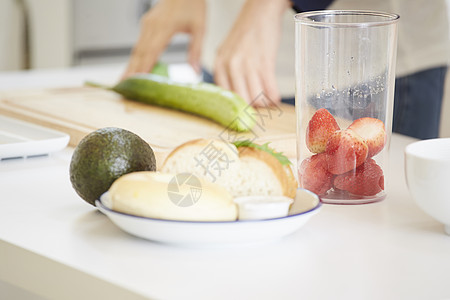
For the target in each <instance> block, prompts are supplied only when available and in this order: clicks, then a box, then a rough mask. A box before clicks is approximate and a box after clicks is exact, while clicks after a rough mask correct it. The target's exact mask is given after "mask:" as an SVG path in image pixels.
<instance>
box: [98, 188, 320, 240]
mask: <svg viewBox="0 0 450 300" xmlns="http://www.w3.org/2000/svg"><path fill="white" fill-rule="evenodd" d="M107 198H108V193H105V194H103V195H102V197H101V199H100V200H97V201H96V205H97V207H98V209H99V210H100V211H101V212H102V213H104V214H105V215H106V216H107V217H108V218H109V219H110V220H111V221H112V222H113V223H114V224H115V225H116V226H118V227H119V228H121V229H122V230H124V231H125V232H128V233H130V234H132V235H135V236H138V237H141V238H144V239H149V240H153V241H158V242H163V243H169V244H178V245H195V246H197V245H220V244H237V243H255V242H267V241H272V240H274V239H278V238H281V237H283V236H286V235H289V234H291V233H293V232H295V231H296V230H298V229H299V228H300V227H302V226H303V225H304V224H305V223H306V222H307V221H308V220H309V219H310V218H311V216H313V215H314V214H316V213H317V212H318V211H319V208H320V207H321V202H320V199H319V197H318V196H317V195H316V194H314V193H312V192H310V191H307V190H303V189H299V190H297V196H296V197H295V200H294V203H293V204H292V205H291V209H290V210H289V215H288V216H286V217H282V218H274V219H266V220H248V221H225V222H194V221H174V220H162V219H153V218H146V217H139V216H134V215H129V214H125V213H121V212H117V211H114V210H112V209H111V208H109V207H108V201H107Z"/></svg>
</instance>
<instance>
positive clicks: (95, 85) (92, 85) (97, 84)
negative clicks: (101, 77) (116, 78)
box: [84, 81, 112, 90]
mask: <svg viewBox="0 0 450 300" xmlns="http://www.w3.org/2000/svg"><path fill="white" fill-rule="evenodd" d="M84 85H87V86H91V87H96V88H101V89H105V90H112V87H110V86H107V85H104V84H100V83H96V82H93V81H85V82H84Z"/></svg>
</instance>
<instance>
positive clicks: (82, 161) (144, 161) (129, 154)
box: [70, 127, 156, 205]
mask: <svg viewBox="0 0 450 300" xmlns="http://www.w3.org/2000/svg"><path fill="white" fill-rule="evenodd" d="M155 170H156V159H155V154H154V153H153V150H152V148H151V147H150V146H149V145H148V144H147V142H145V141H144V140H143V139H141V138H140V137H139V136H137V135H136V134H134V133H132V132H130V131H128V130H125V129H121V128H115V127H106V128H101V129H99V130H96V131H94V132H92V133H90V134H88V135H87V136H86V137H84V138H83V139H82V140H81V141H80V143H79V144H78V146H77V147H76V148H75V150H74V153H73V155H72V160H71V162H70V181H71V183H72V186H73V188H74V189H75V191H76V192H77V194H78V195H79V196H80V197H81V198H82V199H84V200H85V201H86V202H88V203H89V204H92V205H95V200H97V199H99V197H100V196H101V195H102V194H103V193H105V192H106V191H107V190H108V189H109V187H110V186H111V184H112V183H113V182H114V181H115V180H116V179H117V178H119V177H120V176H122V175H124V174H127V173H131V172H137V171H155Z"/></svg>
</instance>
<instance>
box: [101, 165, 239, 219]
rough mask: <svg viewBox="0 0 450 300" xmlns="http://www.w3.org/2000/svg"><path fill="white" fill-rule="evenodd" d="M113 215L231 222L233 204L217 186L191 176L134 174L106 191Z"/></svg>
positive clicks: (123, 177) (221, 188) (152, 173)
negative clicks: (114, 213) (123, 214)
mask: <svg viewBox="0 0 450 300" xmlns="http://www.w3.org/2000/svg"><path fill="white" fill-rule="evenodd" d="M109 198H110V205H111V208H112V209H113V210H115V211H119V212H123V213H127V214H132V215H137V216H143V217H150V218H157V219H167V220H183V221H233V220H236V218H237V208H236V204H235V203H234V202H233V198H232V197H231V195H230V194H229V193H228V192H227V191H226V190H225V189H224V188H223V187H221V186H220V185H217V184H214V183H211V182H208V181H205V180H202V179H200V178H198V177H196V176H195V175H193V174H187V173H184V174H177V175H174V174H163V173H157V172H134V173H129V174H126V175H123V176H122V177H120V178H118V179H117V180H116V181H115V182H114V183H113V184H112V185H111V187H110V189H109Z"/></svg>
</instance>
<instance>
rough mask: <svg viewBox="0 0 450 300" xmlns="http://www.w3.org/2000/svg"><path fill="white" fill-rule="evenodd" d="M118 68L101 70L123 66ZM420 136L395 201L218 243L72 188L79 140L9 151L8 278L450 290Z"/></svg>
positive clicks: (105, 286) (94, 288) (330, 290)
mask: <svg viewBox="0 0 450 300" xmlns="http://www.w3.org/2000/svg"><path fill="white" fill-rule="evenodd" d="M108 68H109V67H105V68H103V69H102V68H99V69H97V70H95V72H96V74H95V76H97V75H98V74H102V72H103V73H104V74H105V76H106V77H108V78H106V77H105V81H107V80H113V79H114V78H117V77H114V76H119V74H120V69H118V68H117V67H111V69H108ZM91 71H92V72H94V71H93V70H91ZM91 71H89V70H88V69H82V70H81V71H80V70H75V71H73V70H72V71H64V70H61V71H54V72H53V73H52V72H51V71H48V72H47V73H45V72H44V73H45V74H44V73H41V75H39V72H36V74H37V75H36V74H35V75H32V74H31V73H27V74H20V73H17V74H11V75H9V76H8V75H7V74H0V91H1V90H2V89H6V87H9V88H11V85H12V84H14V82H16V80H20V81H21V82H22V85H20V84H19V85H17V87H23V86H25V85H24V82H25V83H26V82H30V83H33V84H36V78H43V79H42V80H43V81H42V82H41V84H42V85H41V86H43V85H45V84H47V83H48V80H51V78H52V76H56V75H55V74H58V75H57V76H58V77H60V81H59V82H60V83H61V84H62V85H67V84H69V83H70V84H74V85H76V84H79V82H78V81H77V80H78V79H77V78H78V76H79V78H82V80H83V81H84V79H86V74H88V75H89V74H91V75H92V74H93V73H92V72H91ZM77 72H78V73H77ZM85 72H87V73H85ZM114 72H115V73H114ZM64 74H65V75H64ZM95 76H93V77H95ZM11 78H13V79H11ZM33 78H34V79H33ZM7 80H9V84H7V83H6V82H7ZM54 85H55V83H54V84H53V85H52V86H54ZM413 141H415V140H414V139H412V138H408V137H405V136H401V135H397V134H394V135H393V137H392V141H391V152H390V155H391V159H390V168H389V169H390V173H389V175H388V176H389V179H388V180H389V181H388V182H387V194H388V196H387V198H386V199H385V200H384V201H382V202H379V203H374V204H366V205H356V206H344V205H323V206H322V209H321V211H320V212H319V213H318V214H317V215H315V216H314V217H312V218H311V220H310V221H309V222H308V223H307V224H306V225H304V227H302V228H301V229H300V230H298V231H297V232H295V233H294V234H292V235H290V236H288V237H286V238H283V239H281V240H278V241H274V242H272V243H268V244H263V245H251V246H250V245H247V246H233V247H215V248H187V247H185V248H183V247H175V246H170V245H164V244H159V243H154V242H150V241H147V240H143V239H139V238H136V237H133V236H131V235H128V234H126V233H124V232H123V231H121V230H120V229H118V228H117V227H116V226H115V225H113V224H112V223H111V222H110V221H109V220H108V219H107V217H106V216H104V215H102V214H101V213H100V212H98V211H97V210H96V209H95V208H94V207H92V206H90V205H88V204H86V203H85V202H84V201H83V200H81V199H80V198H79V197H78V196H77V194H76V193H75V192H74V190H73V189H72V187H71V184H70V181H69V162H70V158H71V154H72V151H73V149H72V148H66V149H65V150H63V151H61V152H58V153H54V154H52V155H50V156H47V157H36V158H29V159H18V160H7V161H1V162H0V191H1V192H0V281H3V282H5V283H6V284H8V285H12V286H16V287H19V288H21V289H24V290H27V291H30V292H31V293H34V294H36V295H39V296H40V297H42V298H48V299H94V298H98V297H101V298H102V299H299V298H302V299H447V298H450V285H449V284H448V278H447V275H448V270H450V237H449V236H447V235H445V234H444V229H443V225H442V224H440V223H438V222H437V221H435V220H433V219H432V218H431V217H429V216H427V215H426V214H425V213H424V212H422V211H421V210H420V209H419V208H418V207H417V206H416V204H415V203H414V202H413V200H412V198H411V196H410V195H409V193H408V190H407V186H406V183H405V176H404V169H403V168H404V165H403V164H404V162H403V160H404V157H403V151H404V148H405V146H406V145H407V144H409V143H411V142H413ZM0 293H1V290H0ZM0 296H1V295H0ZM0 298H2V297H0Z"/></svg>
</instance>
